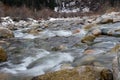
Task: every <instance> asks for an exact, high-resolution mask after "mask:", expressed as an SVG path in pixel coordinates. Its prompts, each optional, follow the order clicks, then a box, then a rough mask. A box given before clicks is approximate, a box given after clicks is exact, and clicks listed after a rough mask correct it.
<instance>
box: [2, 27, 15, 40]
mask: <svg viewBox="0 0 120 80" xmlns="http://www.w3.org/2000/svg"><path fill="white" fill-rule="evenodd" d="M13 37H14V34H13V32H12V31H11V30H9V29H8V28H2V27H0V38H13Z"/></svg>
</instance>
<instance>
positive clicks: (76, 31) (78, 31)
mask: <svg viewBox="0 0 120 80" xmlns="http://www.w3.org/2000/svg"><path fill="white" fill-rule="evenodd" d="M72 33H73V34H76V33H80V29H76V30H74V31H73V32H72Z"/></svg>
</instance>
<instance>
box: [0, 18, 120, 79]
mask: <svg viewBox="0 0 120 80" xmlns="http://www.w3.org/2000/svg"><path fill="white" fill-rule="evenodd" d="M75 22H76V20H75V21H73V20H71V21H65V20H57V21H56V20H51V22H50V23H49V25H51V26H50V27H48V28H46V29H43V30H42V31H41V32H39V34H37V35H33V34H29V33H24V32H23V31H25V30H28V29H30V28H31V27H28V28H26V27H25V28H24V27H23V28H19V29H18V30H15V31H14V34H15V37H16V38H15V39H11V40H10V42H11V45H10V46H9V48H8V49H7V52H8V53H9V59H8V61H7V62H3V63H1V64H0V74H3V77H4V75H5V76H7V77H4V78H3V80H29V79H30V78H31V77H32V76H37V75H41V74H45V73H46V72H53V71H57V70H60V69H62V67H63V65H69V68H72V67H77V66H81V65H94V66H103V67H108V68H110V69H111V67H112V60H113V58H114V57H115V56H116V53H113V52H114V51H113V52H111V49H112V48H114V47H115V46H116V45H117V44H119V41H120V38H119V37H113V36H106V35H101V36H99V37H97V38H96V39H95V40H94V42H93V43H92V44H89V45H88V44H85V43H81V39H82V37H84V36H85V35H86V33H87V31H86V30H84V29H83V28H82V25H80V24H76V23H75ZM97 27H98V28H100V29H103V28H106V29H109V30H110V29H113V30H114V29H117V30H119V29H120V23H119V22H118V23H110V24H103V25H99V26H97ZM77 29H79V30H80V31H78V32H76V33H74V31H75V30H77ZM118 32H119V31H118Z"/></svg>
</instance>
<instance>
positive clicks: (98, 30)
mask: <svg viewBox="0 0 120 80" xmlns="http://www.w3.org/2000/svg"><path fill="white" fill-rule="evenodd" d="M92 34H93V35H95V36H99V35H100V34H101V30H100V29H94V30H93V31H92Z"/></svg>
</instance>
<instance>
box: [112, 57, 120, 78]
mask: <svg viewBox="0 0 120 80" xmlns="http://www.w3.org/2000/svg"><path fill="white" fill-rule="evenodd" d="M118 59H119V58H118V57H117V56H116V57H115V58H114V59H113V62H112V70H113V77H114V80H118V79H119V78H118V77H119V63H118V62H119V61H118Z"/></svg>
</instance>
